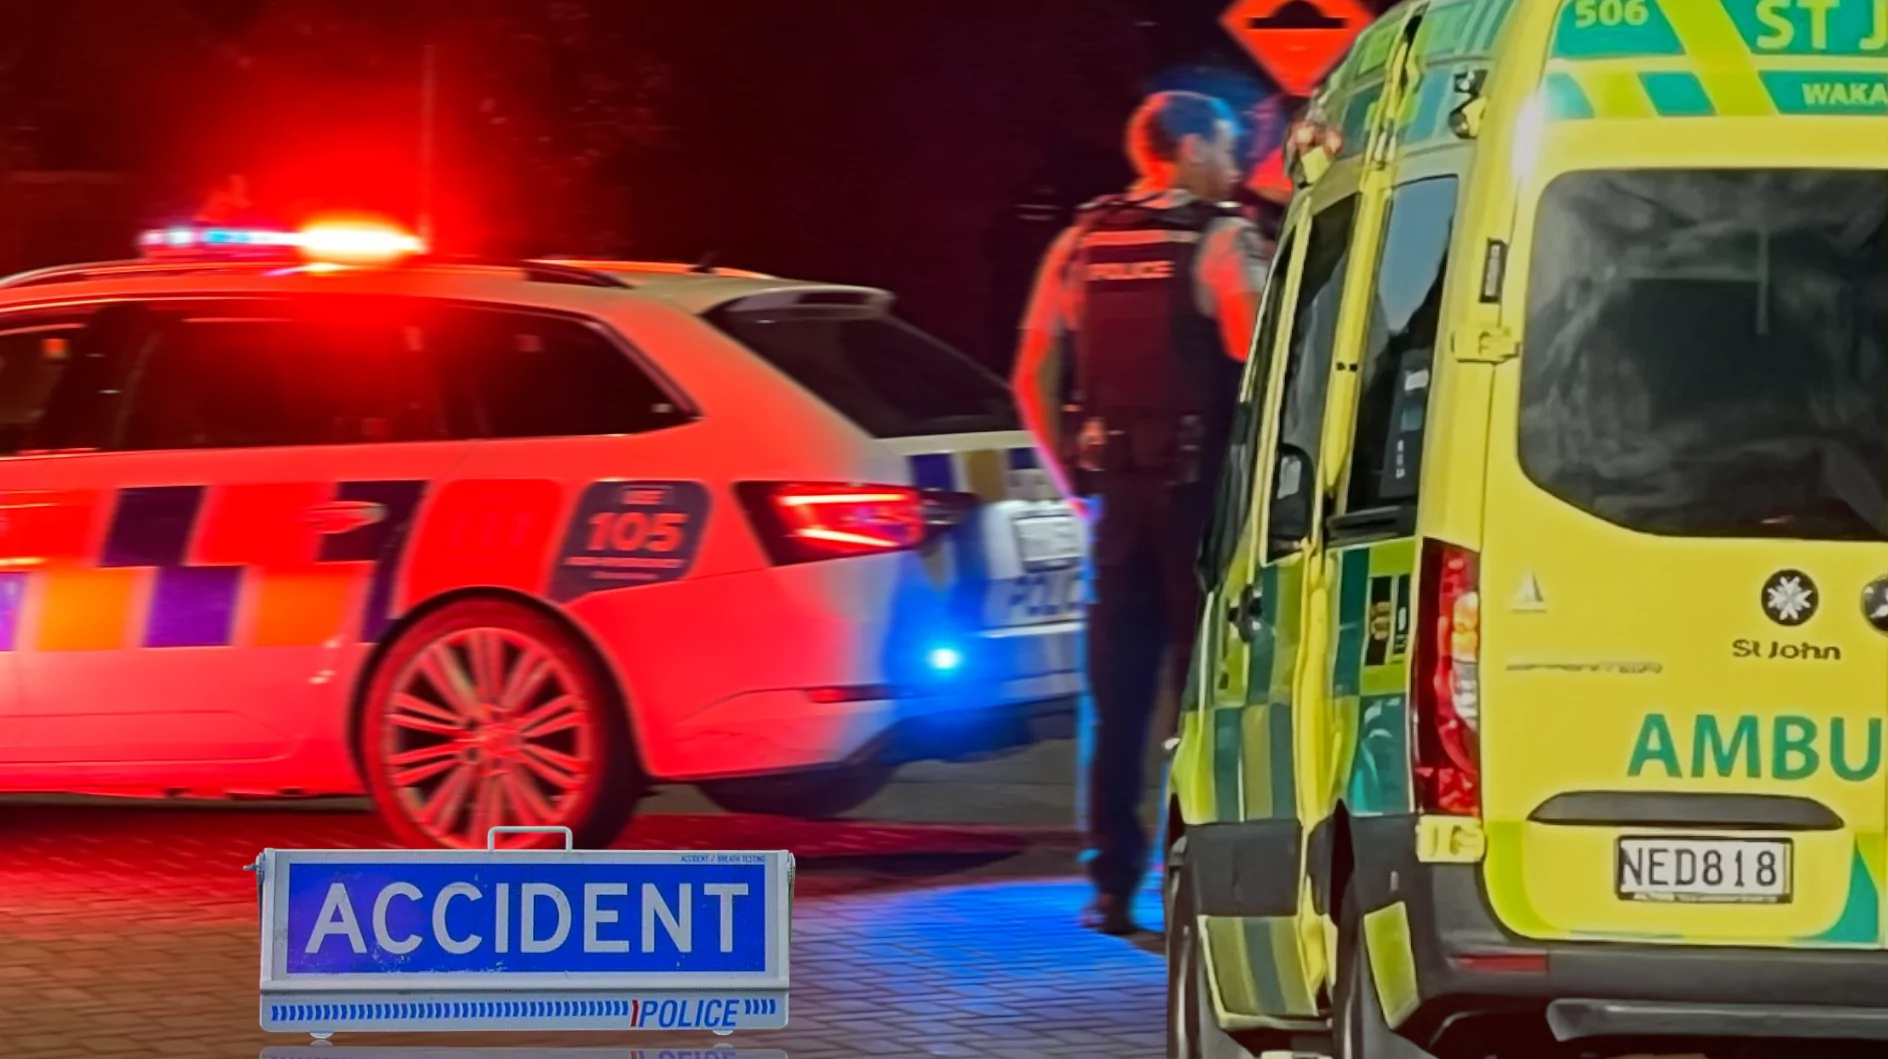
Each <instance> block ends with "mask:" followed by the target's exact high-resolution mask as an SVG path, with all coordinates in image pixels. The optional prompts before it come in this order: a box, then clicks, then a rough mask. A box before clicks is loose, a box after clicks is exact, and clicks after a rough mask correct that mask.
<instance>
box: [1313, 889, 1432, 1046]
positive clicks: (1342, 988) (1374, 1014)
mask: <svg viewBox="0 0 1888 1059" xmlns="http://www.w3.org/2000/svg"><path fill="white" fill-rule="evenodd" d="M1338 933H1339V936H1340V939H1341V940H1342V942H1343V944H1342V945H1341V946H1340V956H1341V958H1342V960H1343V964H1342V966H1340V967H1339V968H1338V980H1337V995H1336V997H1335V998H1334V1003H1333V1005H1332V1006H1333V1007H1334V1008H1335V1009H1336V1012H1335V1014H1334V1016H1333V1017H1332V1019H1331V1032H1332V1037H1333V1043H1334V1044H1335V1045H1336V1047H1335V1049H1334V1051H1335V1053H1336V1055H1335V1059H1429V1053H1428V1052H1425V1051H1423V1050H1422V1049H1421V1048H1418V1047H1416V1045H1414V1044H1412V1043H1411V1042H1410V1041H1409V1040H1408V1039H1407V1038H1405V1037H1399V1036H1397V1034H1396V1031H1394V1030H1392V1029H1391V1028H1390V1023H1389V1020H1388V1019H1387V1018H1385V1017H1384V1014H1383V1002H1382V1000H1381V999H1379V998H1378V996H1377V983H1376V978H1375V977H1374V976H1373V975H1372V973H1371V970H1370V956H1369V953H1368V950H1367V949H1366V948H1365V947H1364V932H1363V915H1362V912H1361V911H1360V910H1359V909H1358V908H1357V902H1356V898H1355V897H1354V896H1352V895H1350V894H1346V895H1345V898H1344V908H1343V912H1342V916H1341V919H1340V926H1339V931H1338Z"/></svg>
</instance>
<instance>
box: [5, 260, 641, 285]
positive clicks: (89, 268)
mask: <svg viewBox="0 0 1888 1059" xmlns="http://www.w3.org/2000/svg"><path fill="white" fill-rule="evenodd" d="M304 264H307V262H303V261H301V260H299V259H298V260H293V261H289V260H266V259H259V258H232V259H216V258H206V259H201V260H176V259H171V260H133V261H108V262H91V263H86V264H74V265H54V266H51V267H49V268H42V269H35V270H33V271H31V272H22V273H19V274H17V275H14V276H8V277H0V288H8V289H15V288H19V287H38V286H45V285H49V284H54V283H81V282H84V281H86V280H91V279H101V278H104V277H107V276H137V275H188V274H190V273H198V272H255V271H261V270H267V269H281V268H285V267H288V268H293V267H298V266H301V265H304ZM427 265H445V266H460V267H470V268H491V269H503V270H505V271H510V272H518V273H522V274H523V276H524V278H525V279H526V280H527V281H529V282H532V283H561V284H565V285H569V286H579V287H609V288H614V289H618V290H631V289H634V284H631V283H629V282H628V281H626V280H624V279H623V278H622V277H620V276H613V275H610V274H609V273H607V272H602V271H598V270H596V269H592V268H583V267H580V266H577V265H571V264H565V263H563V262H556V261H534V260H518V259H515V258H513V259H499V258H487V257H446V256H434V255H428V256H424V257H412V258H408V259H406V260H405V261H403V262H401V263H400V264H399V265H395V266H392V267H394V268H399V267H403V266H410V267H417V268H424V267H426V266H427ZM370 267H371V266H370Z"/></svg>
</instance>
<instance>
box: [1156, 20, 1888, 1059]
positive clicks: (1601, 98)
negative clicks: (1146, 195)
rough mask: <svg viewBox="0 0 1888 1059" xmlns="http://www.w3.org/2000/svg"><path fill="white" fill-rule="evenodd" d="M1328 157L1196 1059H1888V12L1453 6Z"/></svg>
mask: <svg viewBox="0 0 1888 1059" xmlns="http://www.w3.org/2000/svg"><path fill="white" fill-rule="evenodd" d="M1290 155H1291V166H1292V173H1293V176H1294V179H1295V180H1296V182H1297V185H1298V190H1297V193H1296V195H1295V197H1294V198H1293V201H1292V203H1291V206H1290V211H1289V216H1288V219H1287V221H1286V226H1285V229H1284V232H1283V234H1282V236H1281V238H1280V242H1279V250H1278V254H1277V259H1276V262H1275V264H1274V270H1273V275H1272V277H1271V284H1270V287H1269V289H1268V291H1267V294H1266V301H1265V305H1264V308H1263V311H1262V312H1261V319H1260V323H1259V328H1258V333H1257V336H1256V344H1255V347H1254V355H1253V356H1252V358H1251V361H1250V368H1249V371H1248V374H1247V377H1246V379H1245V381H1244V384H1243V390H1242V393H1241V395H1240V406H1239V407H1240V415H1239V430H1238V433H1237V436H1236V437H1235V440H1234V442H1233V448H1232V454H1231V458H1230V460H1229V466H1228V471H1227V475H1226V478H1225V480H1224V481H1223V483H1222V485H1221V490H1220V497H1219V507H1218V511H1217V514H1216V515H1215V518H1214V522H1213V525H1212V529H1211V531H1210V533H1209V535H1208V539H1207V541H1206V542H1205V544H1204V546H1203V548H1202V552H1201V559H1200V567H1201V576H1202V579H1203V581H1204V583H1205V585H1206V588H1207V590H1208V603H1207V607H1206V613H1205V615H1204V617H1203V621H1202V627H1201V628H1202V633H1201V638H1200V646H1199V648H1198V651H1197V653H1196V656H1195V658H1194V661H1193V665H1194V671H1193V674H1192V678H1193V679H1192V689H1193V690H1192V692H1191V693H1190V695H1189V701H1188V703H1187V704H1186V707H1185V709H1184V710H1183V711H1182V722H1181V732H1180V737H1179V739H1178V740H1177V742H1176V743H1175V744H1173V745H1174V750H1173V760H1172V771H1171V778H1170V795H1169V801H1170V804H1169V809H1168V818H1167V825H1166V826H1167V831H1168V840H1169V843H1170V845H1169V849H1168V880H1167V881H1168V890H1167V900H1168V915H1169V920H1168V921H1169V924H1170V926H1169V930H1168V950H1169V952H1168V958H1169V963H1170V980H1171V983H1172V984H1171V989H1170V993H1171V995H1170V1004H1169V1038H1170V1045H1171V1050H1172V1052H1173V1054H1174V1055H1176V1056H1183V1057H1195V1056H1210V1055H1215V1054H1219V1052H1220V1051H1222V1050H1223V1049H1224V1047H1225V1046H1226V1045H1228V1044H1229V1043H1231V1042H1234V1041H1236V1042H1237V1043H1238V1044H1240V1045H1243V1046H1244V1047H1246V1048H1248V1049H1250V1050H1252V1051H1254V1052H1257V1051H1260V1050H1268V1049H1270V1050H1277V1049H1295V1050H1299V1051H1307V1050H1309V1051H1326V1052H1329V1053H1330V1054H1334V1055H1338V1056H1344V1057H1353V1056H1365V1055H1367V1056H1371V1057H1373V1059H1374V1057H1379V1056H1398V1055H1410V1054H1418V1053H1417V1052H1416V1051H1415V1050H1416V1049H1421V1050H1422V1051H1426V1052H1429V1053H1431V1054H1435V1055H1439V1056H1448V1055H1475V1056H1485V1055H1490V1054H1510V1053H1511V1054H1518V1055H1537V1054H1540V1055H1544V1054H1547V1049H1548V1048H1549V1047H1550V1046H1553V1045H1554V1044H1555V1043H1556V1042H1577V1043H1580V1044H1581V1045H1582V1046H1589V1045H1590V1046H1591V1047H1592V1048H1594V1049H1596V1054H1618V1053H1617V1052H1606V1051H1604V1049H1605V1048H1607V1047H1612V1046H1613V1045H1614V1044H1615V1043H1619V1044H1620V1045H1621V1047H1624V1045H1625V1044H1626V1043H1628V1042H1629V1043H1632V1044H1634V1045H1635V1046H1645V1045H1646V1044H1647V1043H1648V1042H1649V1043H1650V1045H1652V1046H1654V1047H1649V1048H1647V1050H1654V1051H1682V1050H1684V1047H1688V1046H1690V1045H1691V1044H1693V1043H1694V1042H1695V1040H1696V1039H1700V1038H1712V1039H1743V1040H1747V1041H1749V1040H1756V1039H1758V1038H1821V1039H1825V1040H1838V1039H1849V1040H1874V1041H1884V1040H1888V935H1885V934H1884V930H1883V903H1884V890H1883V885H1884V877H1885V876H1888V842H1884V828H1885V819H1884V818H1885V817H1888V771H1885V770H1884V763H1883V726H1884V721H1885V720H1888V234H1885V233H1888V0H1413V2H1409V3H1404V4H1401V5H1399V6H1397V7H1396V8H1394V9H1393V10H1391V11H1390V12H1389V13H1388V14H1386V15H1385V16H1384V17H1382V18H1381V19H1379V20H1378V21H1377V22H1376V23H1374V24H1373V25H1372V26H1371V27H1370V28H1369V29H1368V30H1367V31H1365V33H1364V34H1363V35H1362V36H1360V37H1359V38H1358V40H1357V42H1356V43H1355V44H1354V45H1353V47H1352V50H1351V52H1350V54H1349V56H1348V57H1347V58H1346V59H1345V61H1344V62H1343V63H1342V65H1341V66H1340V67H1339V68H1338V69H1337V70H1336V71H1335V72H1334V73H1333V74H1332V76H1331V78H1330V79H1329V81H1328V83H1327V84H1326V86H1325V87H1324V88H1323V89H1321V90H1320V92H1319V94H1318V95H1317V96H1316V97H1315V98H1314V99H1313V100H1312V102H1311V104H1310V105H1309V107H1308V113H1307V119H1306V121H1305V122H1304V123H1303V124H1301V125H1300V126H1298V127H1297V128H1295V130H1294V132H1293V134H1292V150H1291V152H1290ZM1629 1039H1630V1041H1629ZM1681 1046H1682V1047H1681Z"/></svg>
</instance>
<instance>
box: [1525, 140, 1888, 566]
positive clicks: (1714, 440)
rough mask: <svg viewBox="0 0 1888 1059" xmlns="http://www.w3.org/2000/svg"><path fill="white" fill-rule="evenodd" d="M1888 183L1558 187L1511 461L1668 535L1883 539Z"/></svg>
mask: <svg viewBox="0 0 1888 1059" xmlns="http://www.w3.org/2000/svg"><path fill="white" fill-rule="evenodd" d="M1885 225H1888V173H1883V172H1880V171H1864V170H1816V169H1790V170H1639V171H1601V172H1587V173H1576V174H1570V175H1566V176H1562V177H1560V178H1558V179H1557V180H1555V181H1554V182H1553V184H1552V185H1550V186H1549V187H1548V189H1547V191H1546V193H1545V195H1544V196H1543V199H1542V202H1541V207H1540V212H1539V220H1538V224H1537V227H1536V230H1535V233H1534V246H1535V250H1534V253H1533V265H1532V268H1531V272H1530V279H1529V285H1528V296H1527V300H1528V308H1527V329H1526V336H1525V339H1524V343H1523V351H1522V354H1521V357H1522V359H1521V415H1520V422H1521V428H1520V456H1521V463H1522V467H1523V468H1524V469H1525V471H1526V472H1527V474H1528V476H1529V477H1530V478H1531V479H1533V481H1534V482H1536V483H1537V484H1539V485H1540V486H1541V487H1542V488H1544V489H1546V490H1547V491H1548V492H1550V493H1552V494H1554V495H1555V496H1557V497H1559V498H1561V499H1562V500H1565V501H1566V502H1568V503H1570V504H1573V505H1575V506H1577V507H1580V508H1582V509H1584V510H1586V511H1588V512H1591V513H1592V514H1595V515H1598V516H1600V517H1601V518H1604V519H1607V520H1608V521H1611V522H1613V523H1616V524H1618V525H1621V526H1625V527H1628V528H1631V529H1635V530H1639V531H1642V532H1648V533H1659V534H1668V535H1674V536H1712V537H1788V538H1804V539H1819V540H1884V539H1888V238H1884V227H1885Z"/></svg>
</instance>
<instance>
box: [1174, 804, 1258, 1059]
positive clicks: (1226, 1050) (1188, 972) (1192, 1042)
mask: <svg viewBox="0 0 1888 1059" xmlns="http://www.w3.org/2000/svg"><path fill="white" fill-rule="evenodd" d="M1186 842H1187V840H1186V837H1185V836H1181V838H1180V841H1178V842H1176V843H1174V845H1173V846H1172V847H1171V848H1170V850H1169V851H1168V854H1167V891H1166V929H1165V931H1164V932H1163V933H1164V934H1165V937H1166V947H1167V1059H1245V1057H1246V1056H1247V1053H1246V1051H1245V1049H1243V1048H1241V1047H1240V1046H1239V1045H1238V1043H1237V1042H1235V1041H1234V1040H1233V1039H1232V1037H1230V1036H1229V1035H1227V1033H1226V1032H1225V1031H1224V1030H1222V1029H1220V1028H1219V1020H1218V1018H1217V1017H1216V1016H1215V1015H1214V1014H1213V1001H1212V998H1211V995H1210V994H1209V993H1208V992H1207V990H1208V989H1209V988H1210V983H1209V981H1208V978H1207V973H1206V951H1205V949H1204V948H1203V947H1202V946H1201V945H1200V932H1199V919H1198V917H1197V916H1196V915H1195V914H1194V911H1193V909H1194V905H1193V887H1192V884H1191V882H1190V881H1189V879H1188V876H1187V866H1186Z"/></svg>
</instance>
